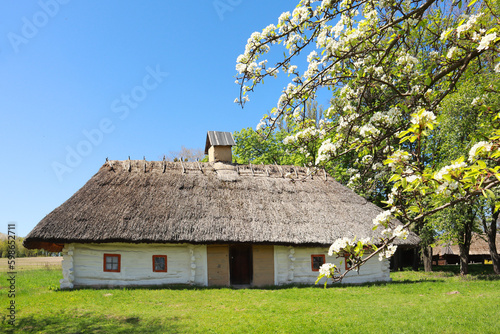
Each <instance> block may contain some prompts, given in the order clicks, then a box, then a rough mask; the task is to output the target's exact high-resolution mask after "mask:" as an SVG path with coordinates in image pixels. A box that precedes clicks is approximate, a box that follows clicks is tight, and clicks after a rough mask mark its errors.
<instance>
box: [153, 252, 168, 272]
mask: <svg viewBox="0 0 500 334" xmlns="http://www.w3.org/2000/svg"><path fill="white" fill-rule="evenodd" d="M156 258H164V259H165V270H155V259H156ZM167 270H168V267H167V256H166V255H153V272H155V273H166V272H167Z"/></svg>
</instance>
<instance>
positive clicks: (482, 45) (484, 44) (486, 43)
mask: <svg viewBox="0 0 500 334" xmlns="http://www.w3.org/2000/svg"><path fill="white" fill-rule="evenodd" d="M496 38H497V33H496V32H493V33H491V34H488V35H484V36H483V38H481V42H479V46H478V47H477V50H478V51H481V50H487V49H488V48H489V47H490V43H491V42H492V41H494V40H495V39H496Z"/></svg>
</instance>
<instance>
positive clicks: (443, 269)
mask: <svg viewBox="0 0 500 334" xmlns="http://www.w3.org/2000/svg"><path fill="white" fill-rule="evenodd" d="M468 269H469V270H468V274H467V275H465V276H462V275H460V266H459V265H454V264H447V265H442V266H432V272H430V273H425V272H424V271H423V268H422V267H420V268H419V271H418V272H419V273H422V274H424V275H429V277H432V276H431V275H434V277H436V276H438V277H461V278H463V279H464V280H484V281H498V280H500V275H496V274H495V273H494V272H493V265H491V264H481V263H475V264H473V263H471V264H469V266H468ZM402 271H403V272H412V271H413V270H412V269H411V268H410V267H408V268H404V269H403V270H402Z"/></svg>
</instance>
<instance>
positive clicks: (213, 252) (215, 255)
mask: <svg viewBox="0 0 500 334" xmlns="http://www.w3.org/2000/svg"><path fill="white" fill-rule="evenodd" d="M207 266H208V268H207V270H208V285H209V286H219V285H226V286H227V285H229V247H228V245H208V246H207Z"/></svg>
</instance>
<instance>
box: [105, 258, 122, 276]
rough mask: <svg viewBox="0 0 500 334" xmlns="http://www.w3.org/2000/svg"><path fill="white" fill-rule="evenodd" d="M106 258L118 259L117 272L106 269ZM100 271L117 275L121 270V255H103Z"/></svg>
mask: <svg viewBox="0 0 500 334" xmlns="http://www.w3.org/2000/svg"><path fill="white" fill-rule="evenodd" d="M108 257H117V258H118V269H117V270H110V269H106V258H108ZM102 269H103V271H105V272H111V273H119V272H120V271H121V269H122V256H121V254H104V256H103V268H102Z"/></svg>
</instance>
